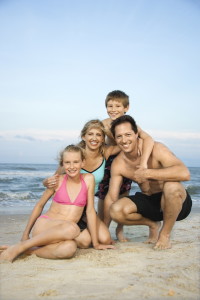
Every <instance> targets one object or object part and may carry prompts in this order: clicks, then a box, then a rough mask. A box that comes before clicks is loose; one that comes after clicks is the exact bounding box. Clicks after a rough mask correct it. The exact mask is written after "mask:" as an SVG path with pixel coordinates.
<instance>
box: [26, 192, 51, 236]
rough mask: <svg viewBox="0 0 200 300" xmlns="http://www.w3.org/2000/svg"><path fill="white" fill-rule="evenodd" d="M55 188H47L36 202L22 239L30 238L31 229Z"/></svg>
mask: <svg viewBox="0 0 200 300" xmlns="http://www.w3.org/2000/svg"><path fill="white" fill-rule="evenodd" d="M54 192H55V191H54V190H53V189H46V190H45V191H44V193H43V195H42V197H41V198H40V200H39V201H38V202H37V203H36V205H35V207H34V209H33V211H32V213H31V215H30V217H29V220H28V223H27V225H26V228H25V230H24V232H23V235H22V238H21V241H24V240H27V239H29V234H30V232H31V229H32V228H33V225H34V224H35V222H36V220H37V218H38V217H39V216H40V215H41V212H42V210H43V208H44V206H45V204H46V203H47V201H48V200H49V199H50V198H51V196H52V195H53V194H54Z"/></svg>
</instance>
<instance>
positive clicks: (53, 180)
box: [43, 174, 59, 189]
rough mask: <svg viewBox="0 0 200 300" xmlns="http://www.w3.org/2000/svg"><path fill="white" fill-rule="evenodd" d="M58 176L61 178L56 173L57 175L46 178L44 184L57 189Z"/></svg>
mask: <svg viewBox="0 0 200 300" xmlns="http://www.w3.org/2000/svg"><path fill="white" fill-rule="evenodd" d="M58 178H59V175H58V174H55V175H53V176H51V177H49V178H47V179H45V180H44V181H43V184H44V186H45V187H47V188H48V189H56V188H57V187H58Z"/></svg>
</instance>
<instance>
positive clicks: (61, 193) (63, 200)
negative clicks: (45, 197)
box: [53, 174, 87, 206]
mask: <svg viewBox="0 0 200 300" xmlns="http://www.w3.org/2000/svg"><path fill="white" fill-rule="evenodd" d="M67 179H68V176H67V175H65V177H64V178H63V181H62V183H61V186H60V188H59V189H58V190H57V192H56V193H55V196H54V197H53V201H54V202H57V203H60V204H65V205H76V206H85V205H86V203H87V186H86V183H85V181H84V179H83V175H82V174H81V175H80V179H81V190H80V192H79V193H78V195H77V197H76V199H75V200H74V201H73V202H71V200H70V198H69V195H68V192H67Z"/></svg>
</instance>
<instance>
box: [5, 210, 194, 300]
mask: <svg viewBox="0 0 200 300" xmlns="http://www.w3.org/2000/svg"><path fill="white" fill-rule="evenodd" d="M27 219H28V215H19V214H16V215H1V216H0V225H1V226H0V244H12V243H15V242H17V241H18V240H19V239H20V238H21V234H22V231H23V229H24V227H25V224H26V222H27ZM115 227H116V226H115V224H114V223H112V225H111V233H112V237H113V238H114V237H115V234H114V231H115ZM199 229H200V215H199V213H198V212H197V211H196V210H195V211H194V210H193V212H192V213H191V214H190V216H189V217H188V218H187V219H186V220H183V221H181V222H177V223H176V225H175V227H174V230H173V233H172V249H169V250H166V251H155V250H153V249H152V245H147V244H145V243H143V242H144V241H145V239H146V238H147V234H148V230H147V227H145V226H131V227H125V233H126V236H127V237H128V238H129V239H130V241H129V242H127V243H116V249H115V250H106V251H97V250H94V249H92V248H91V249H87V250H78V251H77V253H76V256H75V257H74V258H72V259H70V260H47V259H42V258H38V257H36V256H35V255H32V256H26V257H24V256H21V257H20V258H18V259H17V260H15V261H14V263H9V262H1V263H0V280H1V281H0V299H1V300H15V299H16V300H17V299H19V300H24V299H26V300H29V299H30V300H36V299H49V300H50V299H58V300H60V299H63V300H66V299H69V300H73V299H84V300H86V299H87V300H88V299H105V300H108V299H115V300H121V299H123V300H126V299H153V300H156V299H180V300H183V299H185V300H192V299H195V300H199V299H200V288H199V282H200V280H199V279H200V278H199V277H200V264H199V262H200V239H199V232H200V230H199Z"/></svg>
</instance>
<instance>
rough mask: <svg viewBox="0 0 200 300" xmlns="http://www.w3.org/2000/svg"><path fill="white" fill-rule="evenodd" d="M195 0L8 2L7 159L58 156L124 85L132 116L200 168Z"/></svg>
mask: <svg viewBox="0 0 200 300" xmlns="http://www.w3.org/2000/svg"><path fill="white" fill-rule="evenodd" d="M199 33H200V2H199V1H198V0H196V1H195V0H188V1H187V0H172V1H171V0H151V1H149V0H121V1H119V0H115V1H114V0H101V1H92V0H84V1H82V0H75V1H69V0H57V1H53V0H42V1H41V0H34V1H27V0H26V1H25V0H1V1H0V41H1V46H0V105H1V109H0V162H1V163H4V162H10V163H55V162H56V160H55V159H56V157H57V155H58V153H59V151H60V150H61V149H62V148H63V147H65V146H66V145H67V144H69V143H76V142H78V140H79V133H80V130H81V128H82V126H83V125H84V123H85V122H86V121H88V120H90V119H94V118H99V119H104V118H106V117H107V115H106V109H105V105H104V100H105V97H106V95H107V93H108V92H110V91H112V90H115V89H120V90H123V91H124V92H126V93H127V94H128V95H129V97H130V103H131V105H130V110H129V114H130V115H132V116H133V117H134V118H135V120H136V121H137V123H138V124H139V126H140V127H141V128H142V129H143V130H145V131H147V132H148V133H150V134H151V135H152V137H153V138H154V139H155V140H159V141H161V142H164V143H165V144H166V145H167V146H169V147H170V149H171V150H172V151H173V152H174V153H175V154H176V155H177V156H178V157H179V158H181V159H182V160H183V161H184V162H185V163H186V165H187V166H200V122H199V117H198V116H199V113H200V101H199V100H200V97H199V96H200V76H199V75H200V56H199V53H200V39H199Z"/></svg>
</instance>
